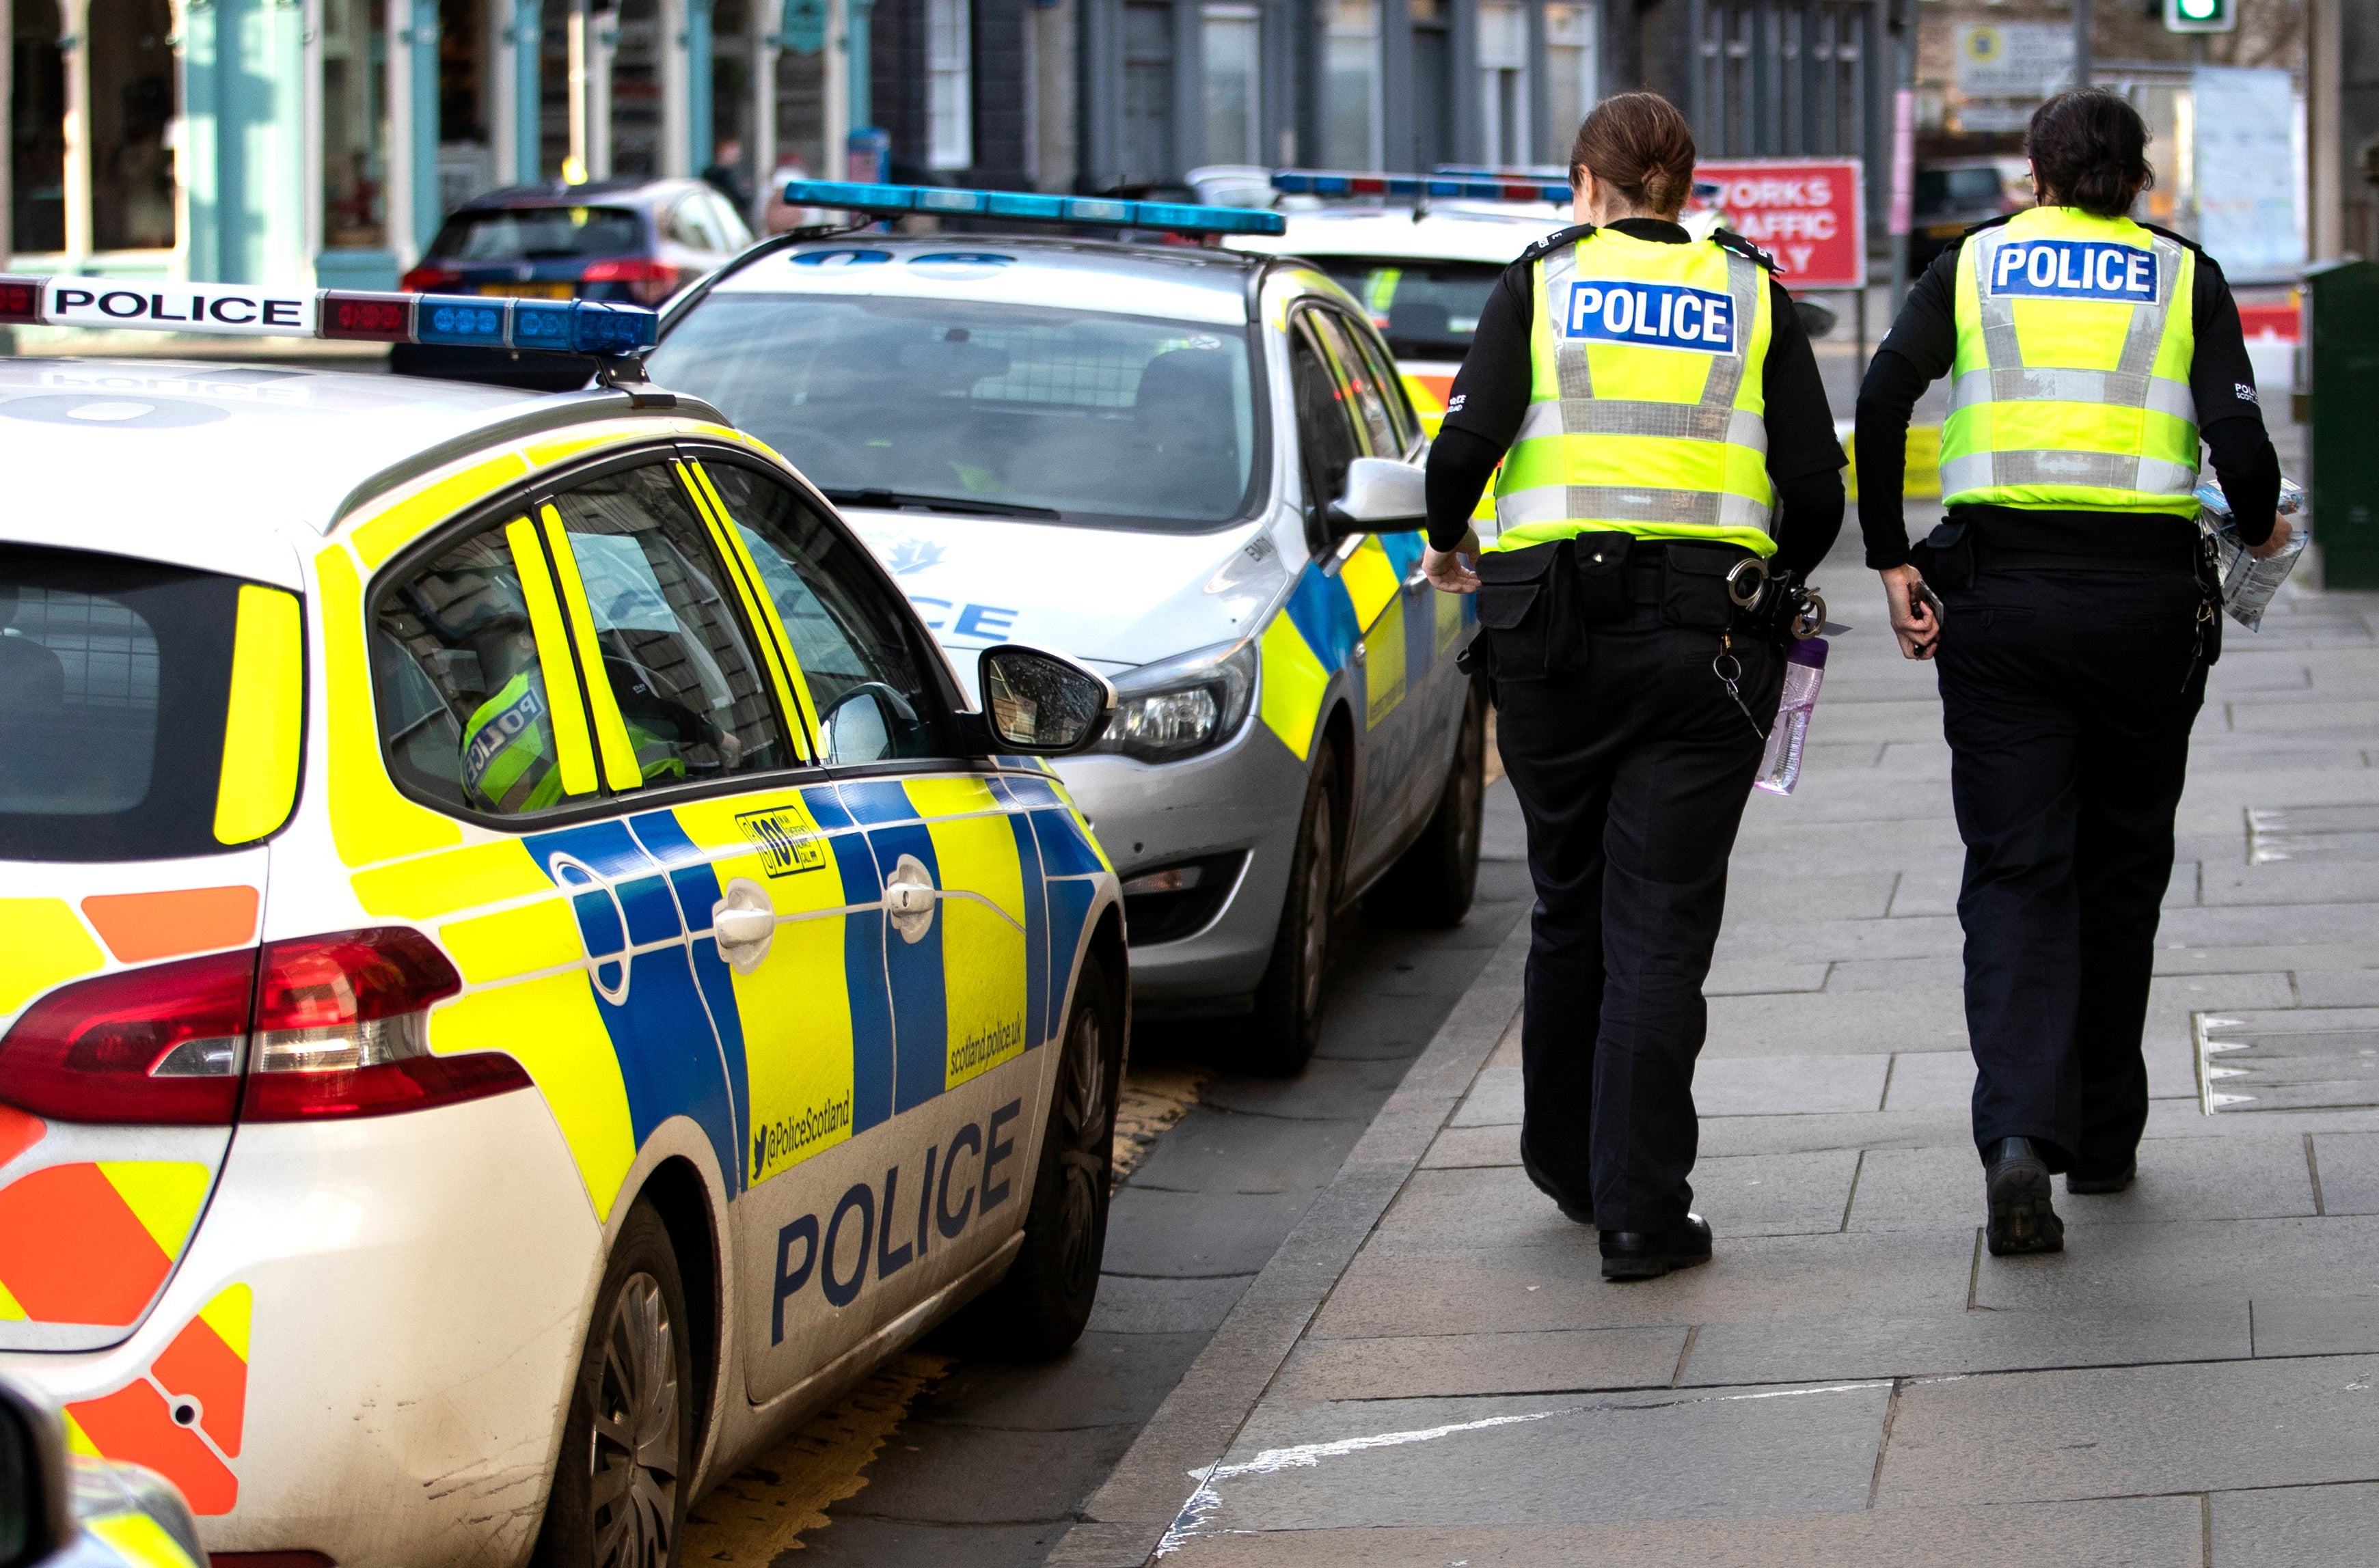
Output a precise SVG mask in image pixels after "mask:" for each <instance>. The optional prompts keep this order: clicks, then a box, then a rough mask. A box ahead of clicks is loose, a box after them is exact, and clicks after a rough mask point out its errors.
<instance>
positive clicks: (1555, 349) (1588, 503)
mask: <svg viewBox="0 0 2379 1568" xmlns="http://www.w3.org/2000/svg"><path fill="white" fill-rule="evenodd" d="M1533 271H1534V274H1535V286H1536V310H1535V321H1534V325H1533V327H1532V328H1531V333H1532V335H1531V337H1530V340H1529V348H1528V362H1529V388H1528V413H1527V415H1526V416H1524V417H1523V418H1522V419H1521V421H1520V434H1519V439H1518V440H1516V441H1515V442H1513V444H1512V449H1511V451H1510V452H1508V453H1506V454H1505V455H1504V458H1503V471H1502V473H1501V475H1500V476H1498V477H1497V479H1496V481H1495V521H1496V527H1497V530H1498V537H1497V538H1496V541H1495V544H1494V546H1493V548H1494V549H1521V548H1523V547H1525V546H1528V545H1534V544H1542V543H1544V542H1546V541H1548V540H1552V539H1560V538H1567V537H1571V536H1572V535H1576V534H1581V533H1588V532H1596V531H1602V530H1617V531H1620V532H1624V533H1629V534H1633V535H1635V536H1636V537H1638V538H1645V539H1716V540H1721V541H1724V542H1726V543H1730V544H1738V545H1741V546H1743V547H1744V548H1745V549H1749V550H1752V551H1754V552H1755V553H1757V554H1759V555H1763V556H1765V555H1771V554H1773V553H1774V552H1775V549H1776V541H1775V540H1774V539H1773V538H1772V537H1770V535H1769V513H1770V512H1771V510H1772V509H1773V506H1774V502H1775V491H1774V490H1773V488H1771V487H1770V486H1769V482H1768V427H1767V422H1766V419H1765V417H1764V416H1765V413H1766V408H1767V404H1766V402H1765V398H1764V394H1763V392H1762V371H1763V370H1764V368H1765V367H1766V365H1767V360H1768V341H1769V327H1770V322H1769V303H1768V299H1769V290H1768V281H1767V279H1766V278H1765V277H1764V276H1762V275H1761V269H1760V266H1759V264H1758V263H1757V262H1756V261H1754V260H1752V259H1750V258H1749V257H1747V256H1744V255H1742V254H1740V253H1738V252H1736V251H1733V250H1729V249H1726V248H1725V247H1721V246H1720V245H1719V244H1717V243H1716V242H1715V241H1710V240H1697V241H1694V242H1691V243H1689V244H1685V245H1663V244H1661V243H1660V242H1658V241H1656V240H1644V239H1636V238H1635V237H1633V236H1632V235H1624V234H1620V233H1617V232H1615V231H1613V230H1611V229H1598V230H1596V231H1595V232H1594V233H1592V234H1590V235H1587V236H1586V237H1585V238H1584V239H1581V240H1579V241H1577V242H1576V244H1574V245H1567V246H1563V247H1560V248H1558V249H1556V250H1552V251H1549V252H1547V253H1546V254H1544V255H1542V256H1540V257H1539V258H1538V259H1537V260H1536V262H1535V265H1534V268H1533Z"/></svg>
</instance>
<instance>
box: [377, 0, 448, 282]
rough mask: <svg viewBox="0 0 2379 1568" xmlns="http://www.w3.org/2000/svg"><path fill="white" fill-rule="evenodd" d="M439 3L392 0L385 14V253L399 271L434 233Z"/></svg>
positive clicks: (438, 207)
mask: <svg viewBox="0 0 2379 1568" xmlns="http://www.w3.org/2000/svg"><path fill="white" fill-rule="evenodd" d="M438 31H439V27H438V0H394V3H393V4H392V5H391V6H390V7H389V12H388V35H389V51H388V99H389V126H388V138H389V139H388V247H389V249H390V250H391V251H392V252H393V253H394V254H395V256H396V264H397V266H398V268H399V269H400V270H402V269H404V268H406V267H410V266H412V265H413V264H414V262H416V261H417V260H419V259H420V258H421V252H422V251H423V250H424V249H425V248H427V247H428V246H429V241H430V237H431V236H432V235H435V234H437V232H438V221H439V219H440V218H441V217H443V216H444V215H445V214H444V211H443V207H444V202H443V200H442V199H441V195H440V192H439V185H438Z"/></svg>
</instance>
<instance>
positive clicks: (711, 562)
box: [553, 464, 795, 788]
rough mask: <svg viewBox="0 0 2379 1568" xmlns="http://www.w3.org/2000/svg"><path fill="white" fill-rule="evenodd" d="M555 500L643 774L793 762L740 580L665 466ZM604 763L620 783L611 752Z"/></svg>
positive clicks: (668, 778)
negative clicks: (749, 636) (740, 602)
mask: <svg viewBox="0 0 2379 1568" xmlns="http://www.w3.org/2000/svg"><path fill="white" fill-rule="evenodd" d="M553 508H554V510H555V511H556V512H557V513H559V516H560V521H561V525H562V529H563V530H564V531H565V533H566V534H567V536H568V538H569V543H570V554H571V556H572V557H573V558H574V561H575V564H576V567H577V572H578V575H579V579H580V581H581V583H582V584H583V585H584V586H585V591H586V610H587V612H588V615H589V617H590V619H591V620H592V621H593V624H594V633H595V641H596V644H597V645H598V648H599V650H600V657H601V660H602V667H603V675H604V677H605V680H606V681H607V683H608V684H609V685H610V689H611V694H612V695H613V696H614V697H615V698H616V699H617V701H618V703H619V708H620V717H621V718H622V720H624V721H625V724H626V727H627V740H628V743H629V744H630V746H632V747H633V748H634V753H635V771H636V772H637V773H638V774H639V775H640V776H641V781H642V782H644V783H646V784H655V783H666V782H673V781H676V780H681V779H703V778H728V777H731V776H734V775H739V774H745V773H757V772H762V771H765V770H767V769H770V768H779V767H788V766H792V764H793V762H794V761H795V758H794V756H793V754H792V751H791V748H790V747H789V746H788V745H787V743H786V740H785V731H784V729H783V725H782V722H781V721H780V720H779V717H778V715H777V712H776V708H775V706H774V704H773V703H772V702H771V701H770V700H769V697H768V694H767V685H766V683H765V681H764V677H763V674H762V672H761V669H760V666H759V663H758V661H757V660H756V659H755V657H754V656H753V652H752V646H751V644H750V643H749V641H747V640H746V637H745V633H744V630H743V626H742V625H740V624H739V623H738V622H737V621H736V618H735V616H734V613H733V611H732V610H731V608H730V605H731V596H732V594H733V585H732V583H731V580H729V579H728V578H727V577H726V576H725V574H724V573H723V571H722V570H721V568H720V567H719V564H718V561H717V560H716V558H715V557H714V556H713V555H712V553H711V549H710V543H709V540H708V538H707V537H706V531H705V529H704V527H703V525H702V522H701V520H700V519H699V518H698V517H697V516H696V515H695V514H694V508H693V507H692V506H691V505H690V504H688V502H687V501H686V498H685V495H684V492H683V491H682V490H680V489H679V488H678V486H677V482H676V481H675V480H674V479H673V478H671V477H670V472H669V470H668V469H667V468H666V467H662V466H659V465H658V464H647V465H645V466H641V467H634V468H626V469H614V470H612V471H610V472H609V473H604V474H598V475H597V476H594V477H592V478H588V479H585V480H582V481H580V482H579V483H577V484H574V485H573V486H571V487H570V488H567V489H564V490H562V491H560V492H559V493H558V494H556V495H555V497H554V499H553ZM599 724H600V717H599V716H598V727H599ZM606 768H607V773H608V774H609V775H610V778H611V782H612V784H613V786H614V787H615V788H617V787H619V786H620V785H621V783H622V780H621V778H619V776H618V770H617V768H616V767H615V766H613V764H612V762H611V760H610V758H608V757H607V764H606Z"/></svg>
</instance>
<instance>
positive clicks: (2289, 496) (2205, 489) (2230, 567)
mask: <svg viewBox="0 0 2379 1568" xmlns="http://www.w3.org/2000/svg"><path fill="white" fill-rule="evenodd" d="M2197 504H2198V506H2199V507H2200V508H2201V510H2200V511H2199V513H2198V514H2197V525H2198V526H2199V527H2200V528H2202V529H2204V531H2205V533H2206V534H2207V535H2208V536H2209V537H2212V539H2213V540H2214V548H2215V550H2216V553H2217V555H2218V556H2219V558H2220V565H2221V570H2222V608H2223V609H2225V610H2227V611H2228V612H2229V615H2230V619H2231V620H2233V621H2237V622H2238V623H2239V624H2240V625H2241V626H2244V627H2245V628H2247V630H2248V631H2250V632H2252V631H2255V630H2257V629H2258V628H2260V627H2261V626H2262V625H2263V623H2264V609H2267V608H2268V607H2269V606H2270V604H2271V602H2272V596H2273V595H2275V594H2276V593H2278V592H2279V591H2280V585H2281V584H2283V583H2285V582H2287V581H2288V574H2289V573H2292V572H2294V571H2295V570H2296V569H2297V562H2298V561H2300V560H2301V559H2302V558H2303V556H2304V548H2305V545H2306V543H2307V542H2308V541H2309V540H2310V539H2311V538H2312V537H2313V535H2312V532H2311V531H2310V530H2309V529H2307V528H2306V527H2305V525H2304V522H2303V519H2302V516H2301V513H2303V511H2304V489H2303V488H2302V487H2301V486H2300V485H2298V484H2297V482H2296V481H2295V480H2293V479H2288V478H2283V479H2281V481H2280V504H2279V513H2280V515H2281V516H2283V517H2288V518H2291V519H2293V520H2294V523H2295V527H2294V532H2293V533H2292V534H2291V535H2290V537H2289V539H2288V543H2287V545H2285V546H2284V547H2282V549H2281V550H2280V552H2279V553H2278V554H2277V555H2275V556H2270V557H2267V558H2265V559H2264V560H2261V561H2258V560H2256V559H2255V558H2254V557H2253V556H2252V555H2249V554H2248V553H2247V552H2246V550H2245V549H2243V548H2242V547H2241V546H2240V543H2239V541H2238V538H2237V537H2236V526H2237V520H2236V519H2234V518H2233V517H2232V516H2231V515H2230V502H2229V501H2228V498H2226V497H2225V496H2224V495H2223V493H2222V487H2221V486H2220V485H2218V484H2216V483H2215V482H2214V481H2213V480H2211V479H2208V480H2207V481H2206V482H2205V483H2204V484H2202V485H2200V486H2198V487H2197Z"/></svg>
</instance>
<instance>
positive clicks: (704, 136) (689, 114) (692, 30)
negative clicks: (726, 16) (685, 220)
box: [682, 0, 719, 175]
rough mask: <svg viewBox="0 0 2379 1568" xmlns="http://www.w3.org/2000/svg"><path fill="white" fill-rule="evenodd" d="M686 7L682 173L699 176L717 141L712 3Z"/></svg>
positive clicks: (695, 1) (686, 1)
mask: <svg viewBox="0 0 2379 1568" xmlns="http://www.w3.org/2000/svg"><path fill="white" fill-rule="evenodd" d="M682 4H683V5H684V6H685V33H684V38H685V129H686V141H685V149H686V166H685V172H686V173H687V174H690V175H698V174H700V173H702V171H703V170H705V169H706V168H708V167H710V164H711V155H712V152H713V150H714V148H715V146H716V140H717V137H718V128H719V127H718V122H717V121H716V119H715V118H714V117H713V110H712V106H711V102H710V99H711V92H712V90H713V87H714V85H715V84H714V83H713V82H712V80H711V69H712V66H711V47H710V42H711V33H710V7H711V4H712V0H682Z"/></svg>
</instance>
